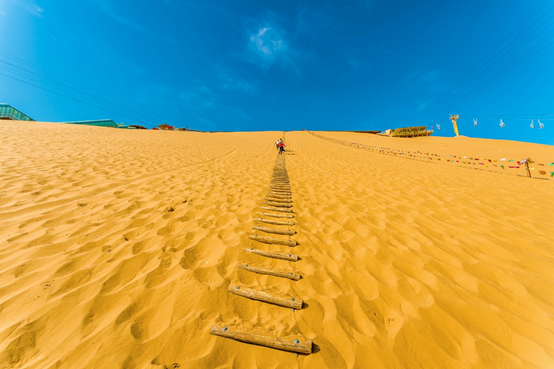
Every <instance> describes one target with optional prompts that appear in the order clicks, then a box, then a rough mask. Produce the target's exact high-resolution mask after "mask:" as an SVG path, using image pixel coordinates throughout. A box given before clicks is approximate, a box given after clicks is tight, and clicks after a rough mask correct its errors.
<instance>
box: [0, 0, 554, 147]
mask: <svg viewBox="0 0 554 369" xmlns="http://www.w3.org/2000/svg"><path fill="white" fill-rule="evenodd" d="M153 3H154V2H152V1H144V0H135V1H125V0H120V1H115V0H82V1H69V0H57V1H46V0H0V102H6V103H9V104H11V105H13V106H14V107H16V108H18V109H20V110H22V111H23V112H24V113H26V114H28V115H30V116H31V117H33V118H34V119H36V120H43V121H71V120H87V119H101V118H110V119H114V120H115V121H117V122H125V123H127V124H144V125H147V126H152V125H157V124H160V123H162V122H165V123H169V124H173V125H177V126H189V127H190V128H195V129H201V130H277V129H286V130H288V129H295V130H299V129H302V128H307V129H311V130H362V129H365V130H384V129H387V128H395V127H404V126H410V125H428V126H431V125H434V123H435V122H437V121H439V124H440V125H441V130H440V131H439V130H435V132H436V133H435V134H438V135H444V136H452V135H453V130H452V125H451V123H450V122H449V121H448V120H447V118H448V115H449V114H460V116H461V119H460V121H459V125H460V131H461V134H463V135H467V136H471V137H486V138H502V139H512V140H523V141H530V142H538V143H545V144H554V137H553V134H552V132H553V129H554V99H553V98H554V68H553V67H552V65H553V63H554V44H553V43H552V42H554V33H553V32H554V10H553V8H554V4H552V3H550V4H549V3H547V2H545V1H544V0H543V1H538V0H527V1H510V2H506V1H500V0H488V1H476V0H468V1H464V2H448V1H417V2H415V1H395V0H392V1H391V0H381V1H378V0H352V1H315V0H314V1H300V0H297V1H282V0H281V1H260V0H257V1H254V0H253V1H241V0H234V1H232V2H231V1H209V0H205V1H178V0H164V1H157V2H155V4H156V5H155V6H153V5H152V4H153ZM8 76H9V77H8ZM14 78H16V79H17V80H16V79H14ZM29 83H30V84H29ZM31 84H32V85H31ZM37 86H39V87H37ZM41 88H42V89H41ZM56 93H57V94H56ZM59 94H62V95H65V96H60V95H59ZM77 100H78V101H77ZM83 102H84V103H83ZM108 102H110V103H108ZM85 103H86V104H85ZM87 104H88V105H87ZM99 107H103V108H104V109H107V110H108V111H106V110H102V109H100V108H99ZM139 113H142V114H144V115H141V114H139ZM540 114H545V115H540ZM474 118H476V119H478V122H479V125H478V126H476V127H474V126H473V119H474ZM500 119H502V120H503V121H504V122H505V124H506V126H505V127H504V128H500V127H499V125H498V124H499V122H500ZM531 119H533V120H534V123H535V125H536V126H537V128H535V129H531V128H530V127H529V124H530V122H531ZM537 119H541V122H542V123H544V124H545V128H544V129H542V130H539V129H538V122H537ZM441 120H442V121H441Z"/></svg>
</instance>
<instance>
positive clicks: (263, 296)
mask: <svg viewBox="0 0 554 369" xmlns="http://www.w3.org/2000/svg"><path fill="white" fill-rule="evenodd" d="M228 290H229V292H231V293H234V294H235V295H239V296H242V297H246V298H249V299H252V300H258V301H263V302H269V303H270V304H275V305H279V306H284V307H288V308H293V309H302V304H303V301H302V299H299V298H298V297H292V296H286V295H285V296H276V295H274V294H271V293H268V292H264V291H257V290H255V289H252V288H248V287H244V286H242V285H238V284H230V285H229V288H228Z"/></svg>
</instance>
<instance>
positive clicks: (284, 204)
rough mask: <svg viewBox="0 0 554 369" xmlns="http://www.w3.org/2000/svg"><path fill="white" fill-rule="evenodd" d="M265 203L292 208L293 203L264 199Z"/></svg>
mask: <svg viewBox="0 0 554 369" xmlns="http://www.w3.org/2000/svg"><path fill="white" fill-rule="evenodd" d="M264 204H266V205H271V206H277V207H281V208H292V204H290V203H288V204H287V203H281V202H272V201H264Z"/></svg>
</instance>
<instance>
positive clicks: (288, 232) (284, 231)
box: [252, 226, 296, 236]
mask: <svg viewBox="0 0 554 369" xmlns="http://www.w3.org/2000/svg"><path fill="white" fill-rule="evenodd" d="M252 229H254V230H256V231H262V232H265V233H274V234H284V235H287V236H293V235H295V234H296V231H293V230H290V229H277V228H269V227H262V226H254V227H252Z"/></svg>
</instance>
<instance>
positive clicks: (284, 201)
mask: <svg viewBox="0 0 554 369" xmlns="http://www.w3.org/2000/svg"><path fill="white" fill-rule="evenodd" d="M264 200H267V201H273V202H278V203H281V204H292V200H291V199H290V198H288V199H287V198H280V197H274V196H264Z"/></svg>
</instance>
